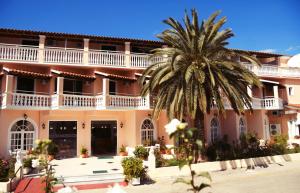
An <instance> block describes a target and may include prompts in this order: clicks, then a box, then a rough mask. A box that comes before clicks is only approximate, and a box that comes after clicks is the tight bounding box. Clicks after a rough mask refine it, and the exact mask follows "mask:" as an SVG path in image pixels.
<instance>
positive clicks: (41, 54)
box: [38, 35, 46, 63]
mask: <svg viewBox="0 0 300 193" xmlns="http://www.w3.org/2000/svg"><path fill="white" fill-rule="evenodd" d="M39 37H40V41H39V59H38V61H39V63H44V59H45V58H44V52H45V40H46V36H45V35H39Z"/></svg>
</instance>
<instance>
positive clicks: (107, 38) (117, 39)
mask: <svg viewBox="0 0 300 193" xmlns="http://www.w3.org/2000/svg"><path fill="white" fill-rule="evenodd" d="M0 33H2V34H6V33H10V34H16V35H35V36H38V35H46V36H48V37H58V38H75V39H83V38H88V39H92V40H102V41H113V42H126V41H128V42H134V43H140V44H145V45H147V44H149V45H151V44H152V45H156V46H159V47H161V46H162V45H165V43H164V42H162V41H159V40H145V39H138V38H123V37H111V36H99V35H89V34H76V33H63V32H46V31H36V30H20V29H11V28H0ZM229 49H231V50H233V51H237V52H250V53H252V54H257V55H260V56H264V57H274V56H284V54H278V53H269V52H262V51H255V50H242V49H235V48H229Z"/></svg>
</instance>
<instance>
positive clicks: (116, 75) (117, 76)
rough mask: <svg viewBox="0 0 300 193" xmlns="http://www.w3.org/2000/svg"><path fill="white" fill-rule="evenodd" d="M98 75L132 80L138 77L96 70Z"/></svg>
mask: <svg viewBox="0 0 300 193" xmlns="http://www.w3.org/2000/svg"><path fill="white" fill-rule="evenodd" d="M95 74H96V75H99V76H104V77H108V78H112V79H123V80H130V81H136V80H137V79H136V78H133V77H129V76H121V75H118V74H110V73H105V72H100V71H95Z"/></svg>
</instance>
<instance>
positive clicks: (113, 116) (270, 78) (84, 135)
mask: <svg viewBox="0 0 300 193" xmlns="http://www.w3.org/2000/svg"><path fill="white" fill-rule="evenodd" d="M162 46H164V44H163V43H162V42H159V41H149V40H138V39H129V38H114V37H102V36H91V35H79V34H66V33H52V32H39V31H27V30H13V29H0V157H1V156H7V155H9V153H10V152H13V151H15V150H16V149H22V150H27V149H29V148H32V147H33V145H34V141H35V139H48V138H50V139H52V140H53V141H55V142H56V143H57V144H58V145H59V147H60V156H61V157H74V156H77V155H78V154H79V151H80V148H81V147H82V146H84V147H87V148H88V149H89V153H90V154H92V155H104V154H105V155H106V154H116V153H117V152H118V150H119V147H120V146H121V145H125V146H132V147H134V146H136V145H138V144H142V143H143V142H144V141H145V140H150V141H151V140H155V139H157V138H158V137H162V136H164V138H165V141H166V143H172V141H170V140H169V139H168V137H167V134H166V133H165V131H164V125H165V124H166V123H167V118H166V116H165V115H164V114H161V116H160V118H159V119H158V120H152V119H151V107H152V105H153V102H154V101H155V100H154V97H153V96H151V95H150V96H146V97H141V96H140V85H139V84H138V81H137V79H138V78H139V76H141V73H142V71H143V70H144V69H145V68H146V67H147V66H148V65H150V64H151V62H153V61H152V60H149V51H150V50H151V49H153V48H157V47H162ZM251 53H252V54H253V55H255V56H256V57H257V58H258V59H259V60H260V61H261V62H262V63H263V66H262V67H257V66H253V65H251V64H249V63H244V62H243V61H241V62H242V64H243V65H245V66H247V67H248V68H249V69H250V70H251V71H253V72H255V73H256V74H257V75H258V76H259V77H260V79H261V81H262V83H263V85H264V87H263V88H261V89H259V88H252V89H248V93H249V94H250V95H251V96H252V97H253V108H254V111H253V113H252V114H251V113H250V112H246V113H245V114H244V115H242V116H238V115H236V114H235V113H234V112H233V111H232V110H231V108H230V106H229V105H228V106H227V111H226V116H223V115H218V113H217V112H212V113H211V114H209V115H206V116H205V137H206V140H207V142H211V141H213V140H216V139H217V138H220V137H221V136H223V135H228V137H229V139H230V140H231V141H233V140H237V139H238V138H239V136H240V134H241V132H249V131H252V132H255V133H257V135H258V137H260V138H263V139H269V138H270V137H271V136H272V135H274V134H276V133H283V134H287V135H288V136H289V138H290V139H294V137H295V136H296V135H299V127H298V124H300V117H299V115H298V112H297V111H298V108H300V80H299V78H300V68H298V67H288V65H287V63H288V60H289V59H290V57H288V56H283V55H279V54H271V53H261V52H251ZM161 59H162V58H155V59H153V60H161ZM237 60H239V59H238V58H237Z"/></svg>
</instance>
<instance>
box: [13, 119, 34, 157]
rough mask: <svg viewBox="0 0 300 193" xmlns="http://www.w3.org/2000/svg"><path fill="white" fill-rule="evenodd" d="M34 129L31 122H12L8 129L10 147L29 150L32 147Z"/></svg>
mask: <svg viewBox="0 0 300 193" xmlns="http://www.w3.org/2000/svg"><path fill="white" fill-rule="evenodd" d="M34 140H35V130H34V126H33V124H32V123H31V122H29V121H27V120H20V121H17V122H16V123H14V124H13V126H12V127H11V129H10V149H11V151H15V150H18V149H19V150H29V149H31V148H33V143H34Z"/></svg>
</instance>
